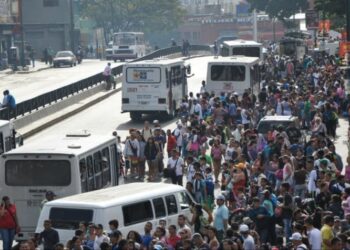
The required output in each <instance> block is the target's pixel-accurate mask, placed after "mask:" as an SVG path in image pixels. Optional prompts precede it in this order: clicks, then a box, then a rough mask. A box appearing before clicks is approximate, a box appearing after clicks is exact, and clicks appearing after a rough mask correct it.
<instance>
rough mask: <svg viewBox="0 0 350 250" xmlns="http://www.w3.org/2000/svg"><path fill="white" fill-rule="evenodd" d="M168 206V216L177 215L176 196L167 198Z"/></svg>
mask: <svg viewBox="0 0 350 250" xmlns="http://www.w3.org/2000/svg"><path fill="white" fill-rule="evenodd" d="M165 201H166V206H167V208H168V215H172V214H176V213H177V205H176V198H175V196H174V195H169V196H166V197H165Z"/></svg>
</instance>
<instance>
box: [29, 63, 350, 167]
mask: <svg viewBox="0 0 350 250" xmlns="http://www.w3.org/2000/svg"><path fill="white" fill-rule="evenodd" d="M209 58H210V57H199V58H193V59H190V60H188V61H187V63H190V64H191V67H192V72H193V73H194V74H195V75H194V76H193V77H191V78H189V79H188V89H189V91H192V92H194V93H197V92H198V91H199V89H200V86H201V81H202V80H205V79H206V73H207V61H208V59H209ZM148 118H149V120H150V121H152V120H153V119H155V117H148ZM175 122H176V120H172V121H161V123H162V124H161V125H162V127H163V128H164V129H167V128H170V129H174V128H175ZM142 126H143V123H142V122H139V123H135V122H133V121H131V119H130V117H129V114H128V113H121V92H118V93H117V94H115V95H113V96H111V97H109V98H107V99H106V100H104V101H102V102H100V103H98V104H97V105H95V106H93V107H91V108H89V109H87V110H85V111H83V112H81V113H79V114H78V115H76V116H73V117H71V118H68V119H66V120H64V121H62V122H60V123H58V124H55V125H54V126H52V127H50V128H48V129H45V130H43V131H42V132H39V133H38V134H36V135H34V136H33V137H31V138H28V139H27V140H26V144H28V143H30V142H31V141H35V140H40V138H42V137H45V136H49V135H52V134H56V135H57V134H62V135H65V134H66V133H68V132H75V131H81V130H89V131H90V132H92V133H96V134H105V133H112V131H114V130H117V131H118V134H119V135H120V136H121V138H122V140H123V139H124V138H125V137H126V136H127V135H128V130H129V129H130V128H136V129H141V128H142ZM347 129H348V126H347V121H345V120H343V119H340V126H339V128H338V130H337V131H338V135H339V138H337V140H336V142H335V145H336V148H337V152H338V153H339V154H340V155H341V156H342V159H343V162H344V164H345V161H346V157H347V154H348V148H347Z"/></svg>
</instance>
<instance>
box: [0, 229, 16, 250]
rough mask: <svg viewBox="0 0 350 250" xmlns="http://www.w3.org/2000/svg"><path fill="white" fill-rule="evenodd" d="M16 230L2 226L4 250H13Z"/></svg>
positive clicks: (0, 232)
mask: <svg viewBox="0 0 350 250" xmlns="http://www.w3.org/2000/svg"><path fill="white" fill-rule="evenodd" d="M15 232H16V230H15V229H14V228H13V229H8V228H0V235H1V238H2V244H3V249H4V250H11V248H12V242H13V239H14V238H15Z"/></svg>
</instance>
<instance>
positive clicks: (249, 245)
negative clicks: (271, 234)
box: [243, 235, 255, 250]
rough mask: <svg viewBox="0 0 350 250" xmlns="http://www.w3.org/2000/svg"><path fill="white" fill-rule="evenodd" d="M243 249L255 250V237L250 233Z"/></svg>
mask: <svg viewBox="0 0 350 250" xmlns="http://www.w3.org/2000/svg"><path fill="white" fill-rule="evenodd" d="M243 249H244V250H255V243H254V238H253V237H252V236H251V235H248V237H247V238H245V239H244V242H243Z"/></svg>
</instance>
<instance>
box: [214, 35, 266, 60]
mask: <svg viewBox="0 0 350 250" xmlns="http://www.w3.org/2000/svg"><path fill="white" fill-rule="evenodd" d="M262 50H263V46H262V44H261V43H257V42H255V41H247V40H241V39H237V40H233V41H225V42H223V44H222V48H221V55H222V56H247V57H258V58H259V59H260V60H263V51H262Z"/></svg>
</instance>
